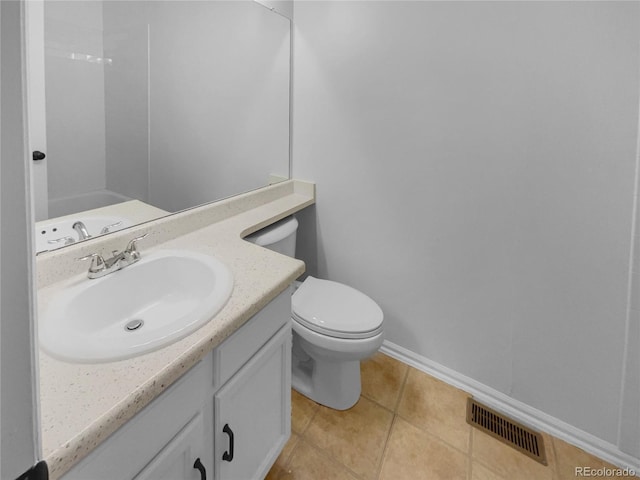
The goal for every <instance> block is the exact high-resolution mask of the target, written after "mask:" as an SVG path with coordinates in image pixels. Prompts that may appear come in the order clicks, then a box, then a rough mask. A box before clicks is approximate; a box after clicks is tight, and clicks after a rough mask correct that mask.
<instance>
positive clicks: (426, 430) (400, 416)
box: [396, 413, 469, 456]
mask: <svg viewBox="0 0 640 480" xmlns="http://www.w3.org/2000/svg"><path fill="white" fill-rule="evenodd" d="M396 416H397V417H398V418H399V419H400V420H402V421H404V422H407V423H408V424H409V425H411V426H412V427H414V428H417V429H418V430H420V431H421V432H424V433H426V434H427V435H429V436H430V437H433V438H435V439H436V440H437V441H439V442H441V443H444V444H445V445H446V446H447V447H450V448H453V449H454V450H455V451H456V452H458V453H461V454H463V455H465V456H466V455H469V452H468V451H467V452H465V451H464V450H462V449H460V448H459V447H456V446H455V445H453V444H452V443H451V442H449V441H448V440H445V439H444V438H442V437H441V436H439V435H436V434H435V433H433V432H432V431H431V430H428V429H426V428H424V427H423V426H421V425H418V424H417V423H413V422H412V421H411V420H410V419H408V418H407V417H405V416H404V415H400V414H399V413H397V414H396Z"/></svg>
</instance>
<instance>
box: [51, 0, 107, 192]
mask: <svg viewBox="0 0 640 480" xmlns="http://www.w3.org/2000/svg"><path fill="white" fill-rule="evenodd" d="M44 12H45V72H44V73H45V86H46V111H47V114H46V115H47V127H46V128H47V152H46V153H47V163H48V168H47V176H48V187H49V198H53V199H55V198H60V197H67V196H71V195H75V194H79V193H86V192H91V191H94V190H101V189H104V188H105V181H106V180H105V155H106V153H105V133H104V132H105V104H104V95H105V93H104V64H103V63H101V62H100V61H99V60H98V59H99V58H103V57H104V51H103V40H102V4H101V2H96V1H91V2H79V1H55V2H45V8H44ZM88 55H91V56H92V58H89V57H88Z"/></svg>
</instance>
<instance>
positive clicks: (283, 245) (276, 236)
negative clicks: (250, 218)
mask: <svg viewBox="0 0 640 480" xmlns="http://www.w3.org/2000/svg"><path fill="white" fill-rule="evenodd" d="M297 230H298V220H296V218H295V217H294V216H290V217H286V218H283V219H282V220H279V221H277V222H276V223H274V224H271V225H269V226H268V227H264V228H263V229H262V230H258V231H257V232H255V233H252V234H251V235H248V236H246V237H244V239H245V240H247V241H249V242H252V243H255V244H256V245H260V246H261V247H265V248H268V249H269V250H273V251H274V252H278V253H282V254H283V255H288V256H289V257H295V254H296V231H297Z"/></svg>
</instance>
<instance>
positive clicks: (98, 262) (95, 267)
mask: <svg viewBox="0 0 640 480" xmlns="http://www.w3.org/2000/svg"><path fill="white" fill-rule="evenodd" d="M89 259H91V265H90V266H89V272H90V273H95V272H100V271H102V270H104V269H105V268H106V265H105V262H104V258H102V255H100V254H99V253H91V254H89V255H87V256H85V257H80V258H76V260H78V261H81V260H89Z"/></svg>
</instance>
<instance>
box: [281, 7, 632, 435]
mask: <svg viewBox="0 0 640 480" xmlns="http://www.w3.org/2000/svg"><path fill="white" fill-rule="evenodd" d="M638 20H639V5H638V3H637V2H633V3H625V2H621V3H617V2H611V3H608V2H603V3H600V2H531V3H529V2H298V3H297V4H296V7H295V24H296V29H295V37H294V38H295V57H294V65H295V70H294V71H295V73H294V118H295V124H294V127H295V128H294V138H293V145H294V161H293V176H294V177H295V178H300V179H308V180H313V181H315V182H317V189H318V201H317V204H316V208H315V210H314V211H311V212H307V213H306V214H305V215H303V216H302V227H301V229H302V232H301V242H300V246H299V256H300V258H302V259H303V260H305V261H306V262H307V265H308V267H309V268H308V270H309V273H312V274H316V275H319V276H320V277H324V278H330V279H333V280H336V281H341V282H345V283H348V284H350V285H352V286H354V287H356V288H359V289H361V290H362V291H364V292H366V293H367V294H369V295H371V296H372V297H373V298H374V299H376V300H377V301H378V302H379V303H380V305H381V307H382V309H383V310H384V312H385V320H386V332H387V339H388V340H390V341H391V342H393V343H395V344H398V345H400V346H401V347H404V348H406V349H409V350H410V351H412V352H414V353H416V354H418V355H421V356H423V357H426V358H428V359H430V360H432V361H434V362H437V363H439V364H441V365H443V366H445V367H448V368H450V369H453V370H455V371H457V372H459V373H461V374H463V375H466V376H468V377H471V378H472V379H474V380H477V381H479V382H481V383H483V384H485V385H488V386H489V387H492V388H494V389H496V390H498V391H500V392H503V393H505V394H507V395H509V396H510V397H512V398H514V399H516V400H519V401H522V402H524V403H526V404H528V405H530V406H532V407H534V408H536V409H539V410H541V411H543V412H545V413H547V414H550V415H552V416H554V417H556V418H558V419H561V420H563V421H565V422H567V423H569V424H571V425H573V426H575V427H577V428H579V429H582V430H585V431H587V432H590V433H591V434H593V435H595V436H597V437H599V438H600V439H603V440H605V441H607V442H611V443H613V444H616V443H617V442H618V426H619V418H618V416H619V413H620V401H621V387H622V381H623V378H622V375H623V373H622V364H623V351H624V347H625V343H626V342H627V340H628V335H629V333H628V331H627V325H626V318H627V293H628V279H629V267H630V265H629V258H630V257H629V255H630V250H631V240H632V223H633V206H634V176H635V161H636V140H637V129H638V121H637V119H638V89H639V85H640V83H639V79H638V71H639V67H640V65H639V51H638V45H639V41H638V40H639V29H638ZM316 236H317V237H316ZM313 237H316V238H317V240H313ZM632 321H633V322H637V318H634V319H632ZM634 362H635V360H634ZM633 392H634V390H627V393H626V395H627V397H629V398H627V403H629V402H631V403H633V401H635V404H636V405H638V404H640V397H638V395H637V394H635V393H633ZM634 397H635V398H634ZM623 421H624V418H623ZM632 435H633V434H632ZM635 435H636V436H637V435H638V433H637V432H636V434H635Z"/></svg>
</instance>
